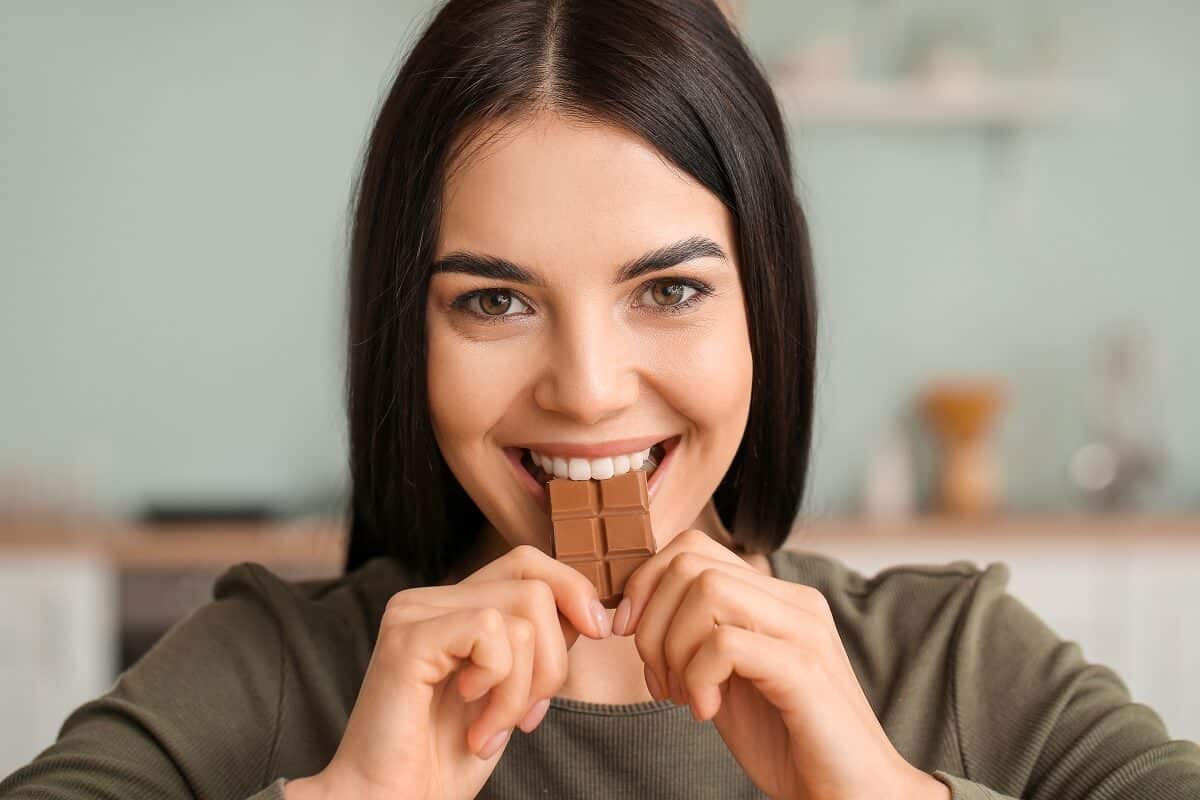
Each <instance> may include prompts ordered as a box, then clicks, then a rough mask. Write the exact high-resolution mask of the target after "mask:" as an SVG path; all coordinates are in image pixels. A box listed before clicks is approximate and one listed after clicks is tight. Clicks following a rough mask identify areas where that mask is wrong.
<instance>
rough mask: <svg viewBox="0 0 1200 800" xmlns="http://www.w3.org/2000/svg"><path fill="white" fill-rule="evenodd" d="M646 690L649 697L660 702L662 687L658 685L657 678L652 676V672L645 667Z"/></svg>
mask: <svg viewBox="0 0 1200 800" xmlns="http://www.w3.org/2000/svg"><path fill="white" fill-rule="evenodd" d="M646 688H647V689H649V690H650V696H651V697H653V698H654V699H655V700H662V687H661V686H659V685H658V678H656V677H655V676H654V670H652V669H650V668H649V667H646Z"/></svg>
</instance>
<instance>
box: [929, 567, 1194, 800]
mask: <svg viewBox="0 0 1200 800" xmlns="http://www.w3.org/2000/svg"><path fill="white" fill-rule="evenodd" d="M1008 578H1009V569H1008V567H1007V566H1006V565H1004V564H993V565H991V566H990V567H989V568H988V569H987V570H985V571H983V572H981V573H979V575H978V577H977V578H976V580H975V582H974V587H973V591H972V597H971V598H970V601H969V602H968V603H967V604H966V607H965V609H964V611H963V612H962V614H961V616H960V622H959V628H958V631H957V635H956V637H955V641H954V643H953V647H952V648H951V652H950V657H951V659H952V661H953V664H952V668H951V683H950V686H949V687H948V688H949V693H950V703H951V711H952V720H953V733H954V735H955V737H956V738H957V741H958V750H959V754H960V761H961V764H960V767H961V769H960V771H959V774H958V775H952V774H950V773H948V772H945V771H943V772H942V773H941V775H937V774H935V777H938V778H939V779H940V780H942V782H943V783H946V784H947V785H949V786H950V787H951V789H952V790H953V792H954V798H955V800H983V799H984V798H988V799H989V800H991V799H992V798H1008V797H1011V798H1022V800H1185V799H1186V798H1200V746H1197V744H1196V743H1195V742H1190V741H1182V740H1171V739H1170V737H1169V736H1168V735H1167V731H1166V728H1165V727H1164V725H1163V722H1162V719H1161V718H1160V717H1159V716H1158V714H1156V713H1155V712H1154V711H1153V710H1152V709H1150V708H1149V707H1147V706H1145V705H1143V704H1141V703H1135V702H1132V700H1131V698H1130V695H1129V691H1128V689H1127V688H1126V686H1125V684H1124V683H1123V682H1122V681H1121V679H1120V677H1118V676H1117V674H1116V673H1115V672H1113V671H1112V670H1111V669H1109V668H1108V667H1106V666H1103V665H1100V664H1093V663H1090V662H1088V661H1087V660H1085V658H1084V656H1083V653H1082V651H1081V649H1080V647H1079V645H1078V644H1077V643H1076V642H1073V641H1070V640H1064V639H1061V638H1059V636H1058V635H1057V634H1056V633H1055V632H1053V631H1052V630H1051V629H1050V628H1049V627H1048V626H1047V625H1046V624H1045V623H1044V622H1043V621H1042V620H1041V618H1040V617H1038V616H1037V615H1036V614H1035V613H1034V612H1033V611H1031V610H1030V609H1029V608H1028V607H1026V606H1025V605H1024V604H1023V603H1022V602H1021V601H1020V600H1018V599H1016V598H1015V597H1014V596H1012V595H1011V594H1008V593H1006V591H1005V586H1006V584H1007V582H1008ZM1163 644H1164V646H1169V644H1168V643H1166V642H1164V643H1163Z"/></svg>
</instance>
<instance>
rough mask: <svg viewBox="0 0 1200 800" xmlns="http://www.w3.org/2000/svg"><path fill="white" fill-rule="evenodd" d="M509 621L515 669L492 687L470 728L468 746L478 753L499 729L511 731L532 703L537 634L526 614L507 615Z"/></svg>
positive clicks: (509, 637)
mask: <svg viewBox="0 0 1200 800" xmlns="http://www.w3.org/2000/svg"><path fill="white" fill-rule="evenodd" d="M505 623H506V626H507V636H508V641H509V645H510V649H511V652H512V669H510V670H509V672H508V674H507V675H505V676H503V678H502V679H501V680H500V681H499V682H497V683H496V684H494V685H493V686H489V687H488V689H490V691H491V698H490V702H489V703H488V705H487V707H486V708H485V709H484V710H483V713H481V714H480V715H479V718H478V719H476V720H475V722H474V723H473V724H472V726H471V729H470V730H469V731H467V746H468V747H469V748H470V749H471V752H472V753H476V754H478V753H479V751H480V750H482V749H483V747H484V745H485V744H487V742H488V741H490V740H491V738H492V737H493V736H495V735H496V734H497V733H502V732H511V731H512V729H513V728H515V727H516V726H517V724H518V723H519V722H520V721H521V719H522V718H523V717H524V716H525V712H526V711H527V710H528V707H529V683H530V680H531V679H532V676H533V646H534V637H535V635H536V634H535V631H534V628H533V624H532V623H531V622H530V621H529V620H527V619H525V618H524V617H511V616H510V617H505ZM498 752H499V751H498ZM492 755H493V756H494V755H495V754H494V753H493V754H492Z"/></svg>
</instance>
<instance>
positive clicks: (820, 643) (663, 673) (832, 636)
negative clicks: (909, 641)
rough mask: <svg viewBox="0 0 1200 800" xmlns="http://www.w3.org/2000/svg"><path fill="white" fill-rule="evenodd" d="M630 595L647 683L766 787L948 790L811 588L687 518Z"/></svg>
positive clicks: (933, 794)
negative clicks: (866, 682)
mask: <svg viewBox="0 0 1200 800" xmlns="http://www.w3.org/2000/svg"><path fill="white" fill-rule="evenodd" d="M625 597H626V598H627V599H628V601H629V603H630V613H629V621H628V624H627V625H626V626H625V629H624V630H623V631H620V633H622V634H624V635H628V634H630V633H633V634H634V637H635V644H636V646H637V649H638V653H639V654H640V655H641V657H642V660H643V661H644V662H645V664H646V684H647V686H648V687H649V688H650V690H651V694H652V695H654V696H655V698H656V699H660V700H661V699H663V698H664V697H671V698H672V699H673V700H674V701H675V702H676V703H680V704H682V703H687V704H688V705H690V706H691V708H692V715H693V716H694V717H695V718H696V719H697V720H707V719H711V720H712V721H713V724H714V725H715V726H716V728H717V731H718V732H720V734H721V737H722V738H723V739H724V740H725V743H726V745H727V746H728V747H729V750H730V751H731V752H732V753H733V756H734V758H736V759H737V761H738V763H739V764H740V765H741V766H742V769H743V770H744V771H745V772H746V775H747V776H749V778H750V780H751V781H753V782H754V784H755V785H756V786H758V788H759V789H761V790H762V791H763V792H765V793H766V794H767V795H769V796H770V797H772V798H786V799H787V800H857V798H862V797H872V798H897V799H899V798H906V800H907V798H914V800H915V799H917V798H926V797H928V798H949V797H950V790H949V787H947V786H945V785H944V784H942V783H940V782H939V781H937V780H936V779H935V778H933V776H931V775H929V774H927V773H925V772H922V771H920V770H918V769H916V768H915V767H913V766H912V765H910V764H909V763H908V762H907V761H905V760H904V758H903V757H902V756H901V755H900V754H899V753H898V752H896V749H895V748H894V747H893V746H892V743H891V742H890V741H889V740H888V738H887V734H885V733H884V731H883V728H882V726H880V724H879V721H878V719H876V717H875V712H874V711H872V710H871V706H870V703H868V702H867V698H866V695H864V694H863V691H862V687H860V686H859V683H858V679H857V677H856V676H855V674H854V669H853V668H852V667H851V665H850V659H849V658H848V657H847V656H846V651H845V649H844V648H843V647H842V640H841V637H840V636H839V635H838V632H837V629H836V627H835V626H834V621H833V615H832V614H831V613H830V610H829V604H828V603H827V602H826V600H825V597H824V595H822V594H821V593H820V592H819V591H818V590H816V589H814V588H812V587H810V586H804V585H802V584H798V583H793V582H791V581H787V580H781V579H779V578H774V577H771V576H768V575H763V574H762V573H761V572H759V571H758V570H756V569H755V568H754V567H752V566H751V565H749V564H747V563H746V562H745V561H743V560H742V559H741V558H739V557H738V556H737V555H736V554H735V553H733V552H732V551H731V550H729V548H727V547H725V546H724V545H722V544H721V543H719V542H717V541H715V540H714V539H712V538H711V537H709V536H708V535H707V534H705V533H704V532H702V531H698V530H688V531H684V532H683V533H681V534H679V535H678V536H677V537H675V538H674V539H673V540H672V541H671V542H670V543H669V544H668V545H667V546H666V547H664V548H663V549H662V550H661V551H659V552H658V553H655V554H654V555H653V556H651V557H650V558H649V559H647V560H646V562H645V563H644V564H642V566H640V567H639V568H638V569H637V571H636V572H634V574H633V575H631V576H630V578H629V581H628V583H627V584H626V586H625ZM618 611H619V609H618ZM614 632H616V631H614ZM655 684H657V686H656V685H655ZM659 687H661V688H659Z"/></svg>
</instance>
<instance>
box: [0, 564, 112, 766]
mask: <svg viewBox="0 0 1200 800" xmlns="http://www.w3.org/2000/svg"><path fill="white" fill-rule="evenodd" d="M116 642H117V581H116V577H115V575H114V573H113V570H112V568H111V566H110V565H109V562H107V561H106V560H101V559H92V558H87V557H66V556H54V555H11V556H5V557H4V558H0V643H2V645H0V646H2V648H3V649H2V651H0V776H3V775H8V774H10V773H12V772H13V771H15V770H16V769H17V768H18V767H20V766H22V765H24V764H26V763H28V762H29V761H30V760H32V759H33V757H34V756H36V755H37V754H38V753H40V752H41V751H42V750H44V749H45V748H47V747H49V746H50V744H51V743H53V742H54V740H55V739H57V738H58V730H59V728H60V727H61V726H62V723H63V720H65V719H66V718H67V715H68V714H69V713H70V712H71V711H72V710H73V709H74V708H76V707H77V706H79V705H81V704H82V703H84V702H86V701H87V700H90V699H92V698H93V697H96V696H98V695H100V694H103V693H104V692H106V691H108V689H109V688H110V687H111V686H112V682H113V676H114V675H115V674H116V672H117V670H116V664H117V653H116Z"/></svg>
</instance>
